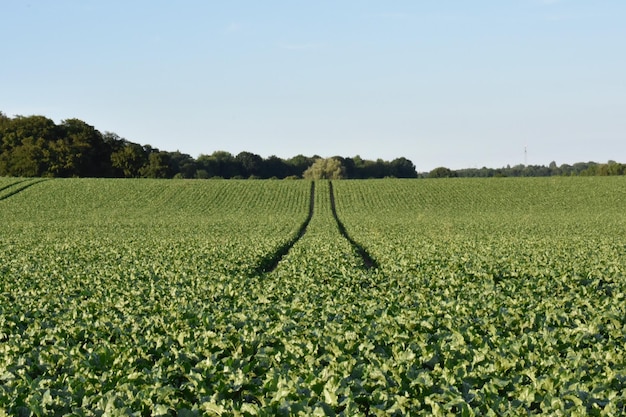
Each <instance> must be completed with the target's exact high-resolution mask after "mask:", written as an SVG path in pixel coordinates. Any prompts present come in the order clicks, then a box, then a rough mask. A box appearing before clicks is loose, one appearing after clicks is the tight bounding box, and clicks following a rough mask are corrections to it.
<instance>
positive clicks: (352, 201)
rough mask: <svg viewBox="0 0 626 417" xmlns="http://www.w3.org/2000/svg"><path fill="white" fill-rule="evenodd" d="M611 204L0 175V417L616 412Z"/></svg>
mask: <svg viewBox="0 0 626 417" xmlns="http://www.w3.org/2000/svg"><path fill="white" fill-rule="evenodd" d="M624 201H626V181H625V180H624V178H623V177H613V178H531V179H506V178H503V179H483V180H476V179H474V180H471V179H446V180H366V181H333V182H332V183H329V182H327V181H317V182H315V183H314V184H312V183H310V182H307V181H236V180H215V181H184V180H180V181H178V180H169V181H166V180H107V179H54V180H43V181H42V180H33V179H17V178H0V217H1V218H2V222H1V223H0V245H1V246H0V247H1V248H2V250H1V251H0V416H2V415H3V414H4V415H16V414H17V415H85V416H100V415H188V416H193V415H215V416H218V415H222V416H229V415H346V416H348V415H350V416H353V415H362V416H366V415H405V414H411V415H419V414H423V415H468V416H469V415H528V414H531V415H533V414H537V415H540V414H551V415H589V414H591V415H619V414H624V413H625V412H626V396H625V394H624V392H625V391H626V389H625V387H624V385H625V384H626V347H625V346H626V327H625V326H626V280H625V277H624V275H625V270H626V215H625V214H624V209H623V207H624ZM335 214H336V216H337V218H338V219H339V221H340V224H338V221H337V218H336V217H335ZM342 231H343V232H345V233H346V234H347V238H346V236H344V235H342V233H341V232H342ZM364 257H365V259H364Z"/></svg>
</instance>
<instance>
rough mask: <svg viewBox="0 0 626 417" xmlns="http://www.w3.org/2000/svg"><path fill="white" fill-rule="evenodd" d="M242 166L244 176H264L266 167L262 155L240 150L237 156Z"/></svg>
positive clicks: (241, 171)
mask: <svg viewBox="0 0 626 417" xmlns="http://www.w3.org/2000/svg"><path fill="white" fill-rule="evenodd" d="M235 159H236V160H237V162H238V163H239V166H240V168H239V169H240V175H242V176H243V177H246V178H247V177H259V178H261V177H264V176H265V167H264V165H263V164H264V161H263V158H261V156H259V155H257V154H254V153H252V152H239V153H238V154H237V156H236V157H235Z"/></svg>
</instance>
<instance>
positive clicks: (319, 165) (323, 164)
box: [302, 158, 345, 180]
mask: <svg viewBox="0 0 626 417" xmlns="http://www.w3.org/2000/svg"><path fill="white" fill-rule="evenodd" d="M302 176H303V177H304V178H306V179H313V180H320V179H327V180H339V179H342V178H345V168H344V167H343V165H341V162H340V161H339V160H338V159H335V158H320V159H318V160H317V161H315V162H314V163H313V165H311V166H310V167H309V168H307V170H306V171H304V173H303V174H302Z"/></svg>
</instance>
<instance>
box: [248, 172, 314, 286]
mask: <svg viewBox="0 0 626 417" xmlns="http://www.w3.org/2000/svg"><path fill="white" fill-rule="evenodd" d="M314 208H315V181H311V192H310V197H309V214H308V215H307V218H306V219H305V220H304V222H303V223H302V224H301V225H300V228H299V229H298V232H297V233H296V235H295V236H294V237H293V238H292V239H291V240H289V241H287V242H285V243H284V244H283V245H281V246H280V247H278V249H276V251H274V252H273V253H271V254H270V255H268V256H266V257H264V258H263V259H262V260H261V262H259V265H258V266H257V267H256V268H255V269H254V270H253V274H254V275H259V274H267V273H269V272H272V271H273V270H274V269H276V267H277V266H278V263H279V262H280V261H281V260H282V259H283V258H284V257H285V256H286V255H287V253H289V250H290V249H291V248H292V247H293V245H295V244H296V242H298V241H299V240H300V239H301V238H302V236H304V234H305V233H306V229H307V227H308V226H309V223H310V222H311V219H312V218H313V210H314Z"/></svg>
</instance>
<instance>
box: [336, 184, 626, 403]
mask: <svg viewBox="0 0 626 417" xmlns="http://www.w3.org/2000/svg"><path fill="white" fill-rule="evenodd" d="M624 185H626V184H625V183H624V181H623V179H617V180H611V181H605V182H602V181H587V179H573V180H572V179H568V178H565V179H556V180H554V179H553V180H543V181H538V180H530V181H494V180H492V181H454V180H452V181H446V182H443V183H439V182H433V181H427V182H423V183H417V182H401V181H389V182H385V181H381V182H371V183H370V184H367V186H365V184H363V183H356V182H353V183H342V182H338V183H337V184H336V189H337V194H338V203H339V207H338V212H339V215H340V217H341V218H342V219H343V221H344V223H345V225H346V228H347V229H348V230H349V231H350V233H351V234H352V236H353V238H354V239H355V240H356V241H358V242H361V243H362V244H363V245H364V246H365V247H366V249H367V250H368V251H369V252H370V253H371V254H372V255H373V257H374V258H375V259H376V260H377V261H378V262H379V264H380V265H381V268H382V271H381V272H383V273H384V274H385V275H386V276H387V277H388V279H391V280H393V279H394V277H395V278H397V279H398V283H399V286H398V288H397V295H396V296H395V297H390V298H388V302H390V303H391V305H394V307H395V309H396V311H399V312H400V313H398V317H404V318H406V317H407V316H409V315H410V313H409V312H410V311H414V312H415V313H416V316H417V317H419V321H416V322H414V323H413V325H414V326H416V328H417V329H419V330H418V333H419V334H420V335H421V336H422V337H425V340H424V342H425V344H424V346H423V348H424V349H425V350H426V351H427V352H429V354H430V355H432V360H430V361H428V362H425V364H427V365H428V367H429V368H430V370H429V372H428V376H429V377H430V379H431V380H432V381H433V386H434V387H437V388H436V390H435V393H434V398H438V399H439V400H438V401H434V404H433V403H432V401H430V402H431V407H432V409H431V411H433V412H435V411H436V410H440V411H441V412H442V413H450V412H458V411H459V409H460V408H459V407H460V406H463V407H465V406H466V407H470V408H472V409H473V410H474V411H476V412H478V413H480V414H489V413H491V414H494V415H505V414H510V415H520V414H527V413H529V414H561V415H588V414H598V415H615V414H622V413H624V411H625V407H626V396H625V395H624V392H625V388H626V387H625V384H626V351H625V350H624V334H625V331H626V319H625V317H626V314H625V313H626V281H625V273H626V250H625V249H626V246H624V242H625V241H626V227H625V226H626V218H624V215H623V208H622V205H623V203H622V202H623V201H624V198H623V196H624V190H625V188H624ZM429 188H430V189H429ZM435 190H436V191H435ZM463 190H464V192H463ZM439 195H441V196H444V195H445V196H447V198H448V201H447V202H446V203H445V204H444V203H443V201H437V199H438V196H439ZM520 196H525V197H524V198H525V200H522V199H521V197H520ZM386 197H389V198H388V199H387V198H386ZM385 213H393V215H389V216H386V215H385ZM381 214H382V215H381ZM426 356H428V355H426Z"/></svg>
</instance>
